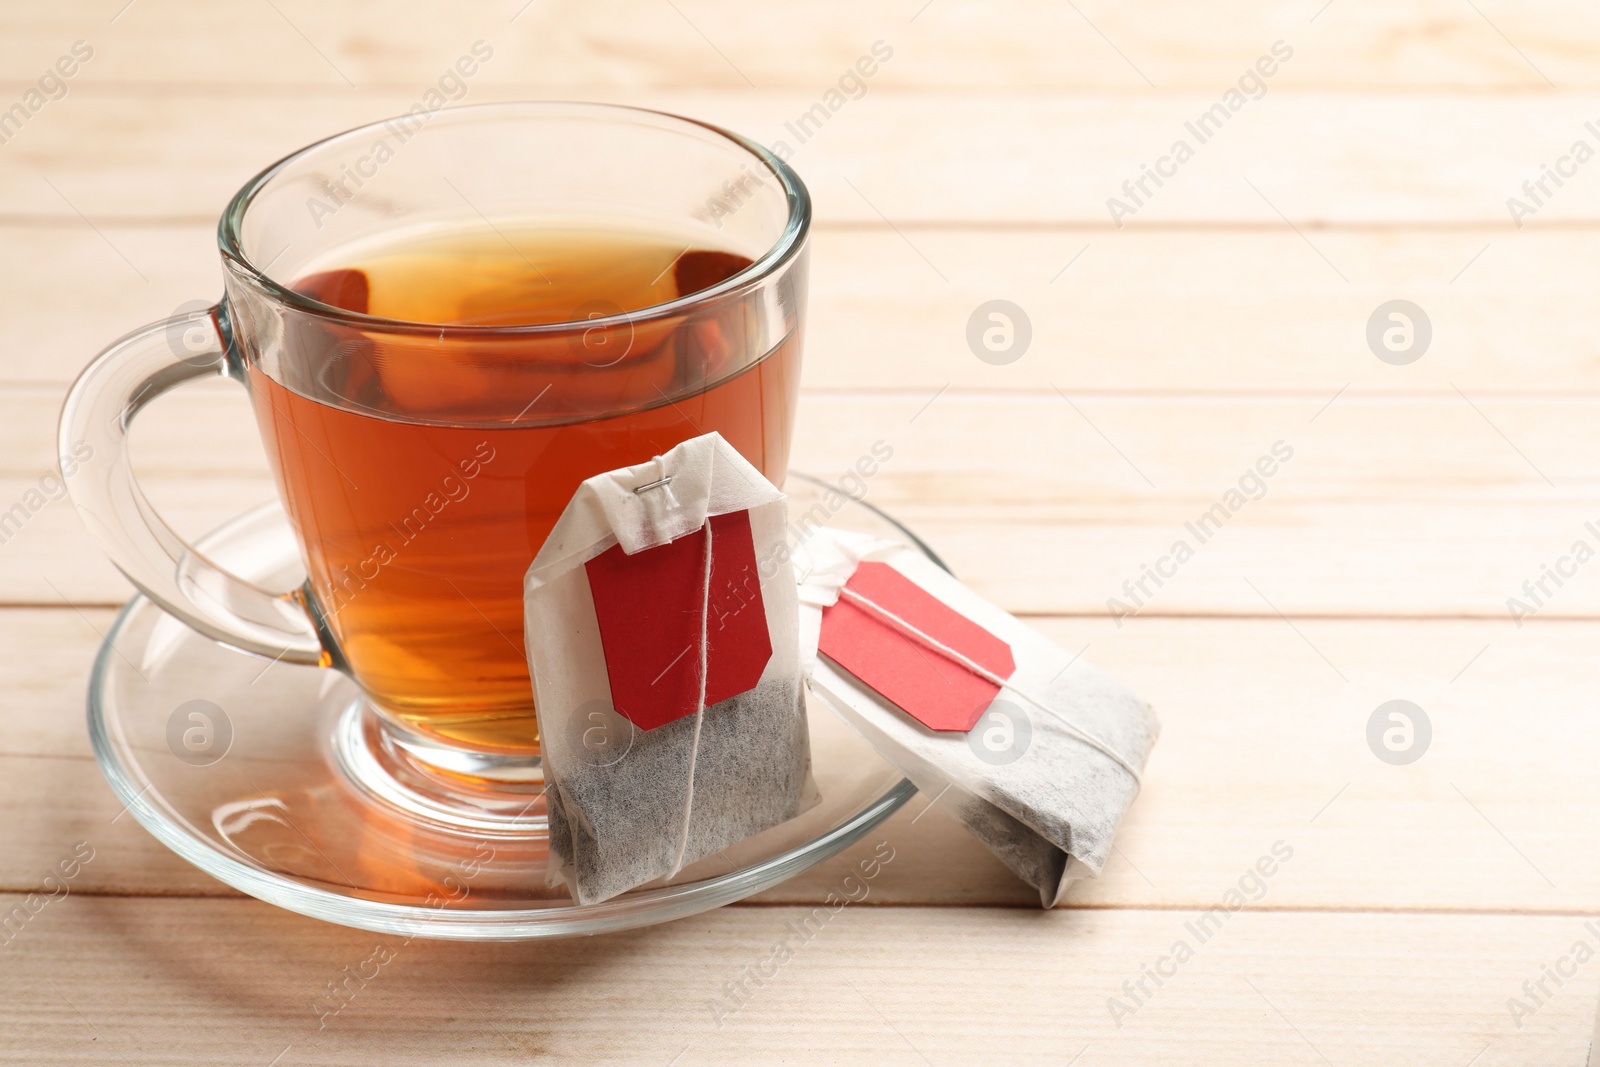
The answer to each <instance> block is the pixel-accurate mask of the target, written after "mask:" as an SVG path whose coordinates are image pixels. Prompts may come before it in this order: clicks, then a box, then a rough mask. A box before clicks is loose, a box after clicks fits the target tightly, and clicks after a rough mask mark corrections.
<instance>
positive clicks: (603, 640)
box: [584, 511, 772, 730]
mask: <svg viewBox="0 0 1600 1067" xmlns="http://www.w3.org/2000/svg"><path fill="white" fill-rule="evenodd" d="M709 525H710V527H711V594H710V600H709V603H708V605H707V608H706V622H705V628H706V646H707V648H706V707H710V706H711V705H713V704H716V703H718V702H719V701H723V700H727V699H728V698H729V697H734V696H738V695H739V694H740V693H743V692H745V691H746V690H748V689H753V688H754V687H755V684H756V683H757V682H758V681H760V680H761V672H762V671H764V670H766V667H767V661H768V660H770V659H771V658H772V636H771V635H770V634H769V633H767V612H766V607H765V605H764V604H763V603H762V600H761V579H760V576H759V575H758V574H757V571H756V546H755V538H754V537H753V536H752V535H751V532H750V513H749V512H747V511H735V512H731V513H730V514H727V515H716V516H713V517H712V518H711V520H710V523H709ZM705 565H706V530H705V527H703V526H702V527H701V528H700V529H698V530H696V531H695V532H694V533H692V534H688V535H686V536H683V537H680V538H678V539H677V540H676V541H671V542H668V543H667V544H664V545H657V546H656V547H654V548H647V549H645V550H644V551H642V552H636V553H634V554H633V555H631V556H630V555H628V554H627V553H625V552H623V551H622V546H621V545H614V546H612V547H611V548H609V549H607V550H606V551H604V552H602V553H600V555H598V556H596V557H595V558H594V559H591V560H590V561H589V562H588V563H586V564H584V570H585V571H587V572H588V576H589V591H590V592H591V593H592V594H593V596H594V612H595V617H596V619H597V620H598V621H599V624H600V645H601V648H602V649H604V651H605V657H606V676H607V677H608V678H609V679H610V681H611V703H612V706H613V707H615V708H616V709H617V713H618V714H620V715H622V716H624V717H625V718H627V719H628V720H629V721H630V722H632V723H633V724H634V725H635V726H638V727H639V728H640V729H643V730H654V729H655V728H656V727H658V726H665V725H666V724H667V723H669V722H676V721H677V720H678V719H681V718H683V717H684V716H685V715H693V714H694V712H695V702H696V698H697V697H698V696H699V693H700V626H701V623H700V611H701V601H702V596H703V594H704V584H703V583H704V582H705Z"/></svg>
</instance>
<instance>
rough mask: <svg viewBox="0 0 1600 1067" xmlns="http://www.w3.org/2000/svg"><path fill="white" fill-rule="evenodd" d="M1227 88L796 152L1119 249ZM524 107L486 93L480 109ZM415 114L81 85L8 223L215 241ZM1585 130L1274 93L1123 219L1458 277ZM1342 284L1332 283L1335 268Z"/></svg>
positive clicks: (850, 187)
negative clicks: (1176, 152) (289, 170)
mask: <svg viewBox="0 0 1600 1067" xmlns="http://www.w3.org/2000/svg"><path fill="white" fill-rule="evenodd" d="M1223 88H1225V86H1219V87H1218V88H1217V90H1216V91H1215V92H1213V93H1208V94H1203V95H1202V94H1177V95H1172V94H1160V95H1154V96H1139V97H1130V98H1122V97H1107V98H1102V97H1089V96H1073V97H1062V96H1056V95H1040V94H1026V95H1019V96H1013V95H985V94H960V93H936V92H928V93H916V94H901V93H881V94H878V95H869V96H867V97H866V98H864V99H863V100H861V101H860V102H858V103H853V104H850V105H848V106H846V107H845V108H843V109H841V110H840V111H839V112H838V113H837V115H835V116H834V117H833V118H831V119H829V120H828V122H827V124H826V125H824V126H823V127H822V128H821V130H820V132H818V133H817V134H816V135H815V136H814V137H812V138H811V139H810V140H808V141H807V142H806V143H805V144H803V145H799V146H798V147H797V148H795V153H794V156H793V158H792V160H791V162H792V163H793V164H794V166H795V167H796V169H797V170H799V172H800V174H801V175H802V177H803V178H804V179H805V180H806V182H807V184H808V185H809V187H810V188H811V191H812V193H813V195H814V197H815V200H816V206H817V217H818V219H819V221H821V222H822V223H824V224H826V225H843V224H853V225H870V226H873V227H882V226H883V225H884V220H885V219H888V220H890V221H891V222H893V223H894V224H895V225H896V226H899V227H901V228H902V230H905V231H906V232H908V233H910V232H911V231H912V230H914V229H915V228H916V227H918V226H921V225H926V224H934V223H941V224H947V223H952V222H960V223H963V224H988V225H1006V226H1012V227H1016V228H1021V229H1027V230H1033V229H1039V228H1042V227H1056V228H1063V227H1071V228H1086V229H1091V230H1093V231H1095V232H1096V233H1104V234H1108V235H1109V234H1112V233H1115V232H1117V231H1116V227H1115V225H1114V222H1113V219H1112V217H1111V214H1110V212H1109V210H1108V208H1107V200H1108V198H1110V197H1112V196H1124V197H1125V196H1126V195H1127V194H1126V193H1124V192H1123V191H1122V183H1123V182H1124V181H1126V180H1129V179H1135V178H1138V177H1139V176H1140V173H1141V171H1140V167H1141V165H1142V164H1149V165H1152V166H1154V165H1156V164H1157V162H1158V160H1159V158H1160V157H1161V156H1162V155H1164V154H1166V153H1168V152H1169V151H1170V150H1171V147H1172V145H1173V143H1174V140H1175V139H1177V138H1180V137H1185V136H1188V138H1189V140H1190V143H1191V145H1194V144H1195V140H1196V139H1195V138H1194V136H1193V135H1186V131H1185V128H1184V123H1185V122H1186V121H1191V120H1194V119H1196V118H1197V117H1198V116H1199V114H1200V113H1201V112H1203V111H1205V110H1206V109H1207V108H1209V107H1210V106H1212V105H1213V104H1215V103H1216V102H1217V99H1218V97H1219V96H1220V95H1221V93H1222V90H1223ZM525 95H526V94H524V93H519V92H516V91H515V90H512V89H509V88H507V87H501V86H493V85H484V86H482V87H481V88H478V89H475V90H474V91H473V92H472V93H470V94H469V95H468V97H467V98H466V99H467V100H468V101H471V102H477V101H488V100H494V99H506V98H520V97H522V96H525ZM593 95H594V96H595V97H596V98H597V99H601V100H610V101H614V102H621V103H632V104H638V105H642V106H647V107H655V108H661V109H664V110H668V111H674V112H678V113H682V114H687V115H693V116H695V117H697V118H700V119H704V120H707V121H710V122H715V123H718V124H721V125H725V126H728V127H730V128H732V129H735V130H738V131H739V132H741V133H744V134H747V135H749V136H751V137H754V138H756V139H758V140H760V141H762V142H763V143H768V144H771V143H773V142H774V141H776V140H779V139H784V138H786V137H787V138H788V139H789V143H790V145H791V147H794V139H793V136H792V135H790V134H787V132H786V131H785V129H784V123H785V122H786V121H788V120H790V119H793V118H794V117H795V116H797V115H799V114H800V113H802V112H804V111H805V110H806V109H807V108H809V107H811V106H812V104H813V103H815V99H816V98H815V96H814V95H813V94H805V93H798V92H793V91H787V90H786V91H760V92H752V91H739V92H734V91H720V92H713V91H689V90H685V91H681V92H662V91H637V92H634V91H626V92H625V91H610V90H608V91H605V92H597V93H595V94H593ZM414 96H415V94H414V93H412V94H408V93H407V92H406V91H405V90H403V89H398V88H396V89H386V90H360V89H348V88H342V87H340V88H333V89H327V90H319V91H317V92H315V93H311V94H307V93H302V92H289V91H278V92H262V93H251V94H249V95H245V96H231V95H226V94H212V93H206V94H203V95H201V96H199V97H197V98H186V97H182V96H173V95H171V94H167V93H161V92H151V91H143V90H139V89H132V90H129V89H126V88H120V87H119V88H115V89H113V88H110V87H107V88H103V89H96V88H94V87H92V86H90V85H85V86H82V87H81V88H80V89H78V90H77V91H75V92H74V93H72V94H70V95H68V96H67V97H66V98H65V99H63V100H62V101H60V102H59V103H58V104H54V105H51V107H48V108H46V109H44V110H42V111H41V112H40V113H39V114H38V115H37V116H35V117H34V118H33V119H31V120H30V122H29V123H28V125H27V126H26V127H25V128H24V129H23V130H22V132H21V133H20V134H19V135H18V136H16V137H15V138H13V139H12V140H11V141H10V142H9V143H7V144H5V145H3V146H0V162H3V164H4V165H3V166H0V204H3V205H4V211H5V214H6V216H7V220H8V221H9V220H12V219H16V218H19V217H22V218H32V219H39V218H43V219H51V220H56V221H61V222H70V223H72V224H74V225H82V218H80V216H79V214H78V213H79V212H81V213H82V215H84V216H87V217H88V218H89V219H91V220H97V221H98V222H100V223H105V222H111V221H117V220H128V221H137V220H151V219H183V220H187V221H190V222H194V223H199V224H203V223H207V222H210V221H212V220H214V219H215V218H216V216H217V215H218V214H220V212H221V210H222V208H223V206H224V205H225V204H226V202H227V200H228V198H229V197H230V196H232V194H233V193H234V192H235V191H236V190H237V189H238V188H239V186H241V185H242V184H244V182H245V181H247V180H248V179H249V178H250V177H252V176H253V175H254V174H255V173H256V172H257V171H259V170H260V169H262V168H264V167H265V166H267V165H268V164H269V163H271V162H273V161H274V160H276V159H278V158H279V157H280V156H282V155H284V154H286V153H289V152H291V151H294V150H295V149H297V148H299V147H301V146H303V145H306V144H309V143H310V142H312V141H315V140H318V139H320V138H322V137H325V136H328V135H329V134H331V133H335V132H337V131H339V130H342V129H345V128H348V127H351V126H355V125H360V124H362V123H367V122H373V121H377V120H380V119H383V118H386V117H388V116H390V115H393V114H397V113H400V112H403V111H405V110H406V108H408V107H409V106H410V105H411V103H412V102H413V100H414ZM1590 120H1600V96H1596V95H1594V94H1589V93H1571V94H1569V93H1560V94H1538V95H1534V96H1529V97H1499V96H1481V95H1474V94H1437V95H1436V94H1421V95H1415V96H1401V97H1395V96H1388V95H1379V94H1360V95H1338V94H1323V93H1301V94H1291V93H1268V95H1267V96H1266V97H1264V98H1263V99H1261V100H1259V101H1256V102H1253V103H1251V104H1249V105H1248V106H1247V107H1245V108H1244V109H1243V110H1241V111H1240V112H1238V114H1236V115H1234V116H1233V117H1232V118H1230V119H1229V120H1228V123H1227V124H1226V125H1225V126H1224V127H1223V128H1222V129H1221V130H1220V131H1218V132H1217V134H1216V136H1214V137H1212V138H1210V139H1209V140H1208V141H1207V142H1206V143H1204V144H1200V145H1198V150H1197V152H1196V154H1195V156H1194V158H1193V159H1191V160H1189V161H1188V162H1187V163H1185V164H1184V165H1183V166H1182V167H1181V168H1179V169H1178V170H1177V172H1176V176H1175V177H1173V178H1172V179H1171V180H1169V181H1168V182H1167V183H1166V184H1165V185H1164V186H1162V187H1161V188H1159V189H1156V188H1155V187H1154V186H1153V185H1149V184H1147V185H1146V190H1147V191H1149V192H1150V193H1151V194H1152V196H1151V198H1150V200H1149V201H1148V202H1147V203H1145V205H1144V206H1143V207H1141V208H1139V210H1138V212H1137V213H1136V214H1135V215H1134V216H1133V217H1132V218H1131V219H1127V220H1125V221H1126V224H1127V226H1128V227H1129V228H1132V227H1138V226H1151V225H1163V226H1196V225H1215V224H1218V223H1227V224H1229V225H1230V226H1241V225H1242V226H1250V227H1255V228H1263V229H1268V230H1273V231H1284V232H1287V228H1286V225H1285V223H1284V218H1288V219H1290V220H1293V221H1294V223H1295V225H1297V226H1298V227H1299V228H1300V229H1301V230H1302V231H1303V232H1304V233H1306V234H1307V235H1308V236H1309V238H1310V240H1311V241H1312V242H1313V243H1315V242H1316V241H1317V236H1318V235H1317V228H1318V227H1320V226H1324V225H1327V226H1355V225H1364V226H1365V225H1372V226H1384V227H1392V228H1406V227H1416V226H1421V225H1428V226H1442V225H1450V226H1456V225H1470V226H1471V227H1473V228H1474V229H1481V230H1482V231H1483V236H1482V238H1481V239H1480V240H1479V241H1478V245H1473V244H1472V243H1471V242H1464V247H1463V249H1462V255H1461V257H1460V263H1459V264H1458V266H1457V269H1459V266H1460V265H1461V264H1465V262H1466V261H1467V260H1468V258H1469V257H1470V256H1471V255H1472V253H1473V252H1474V251H1476V249H1477V247H1478V246H1481V244H1482V243H1483V242H1484V241H1487V240H1490V239H1491V238H1500V239H1503V240H1510V239H1513V238H1514V237H1515V236H1516V235H1517V233H1518V230H1517V228H1516V226H1515V224H1514V220H1513V219H1512V217H1511V214H1510V212H1509V211H1508V208H1507V206H1506V201H1507V198H1509V197H1512V196H1523V195H1525V194H1523V193H1522V192H1521V187H1522V183H1523V182H1524V181H1525V180H1527V179H1529V178H1536V177H1538V176H1539V174H1540V165H1541V164H1547V163H1548V164H1554V163H1556V161H1557V160H1558V158H1559V157H1560V156H1562V155H1563V154H1565V153H1567V152H1568V151H1569V150H1570V148H1571V146H1572V144H1573V142H1574V141H1575V140H1577V139H1579V138H1584V139H1586V140H1587V141H1588V142H1589V145H1590V148H1591V149H1594V148H1596V147H1597V146H1600V138H1597V137H1596V135H1595V134H1593V133H1590V132H1588V131H1587V130H1586V129H1585V126H1584V124H1585V123H1586V122H1588V121H1590ZM1594 165H1595V164H1594V163H1592V162H1591V163H1590V164H1588V166H1589V167H1593V166H1594ZM1162 166H1166V165H1165V164H1162ZM1169 169H1170V168H1169ZM380 173H381V172H380ZM1577 173H1578V175H1579V176H1578V177H1574V178H1573V179H1572V180H1570V181H1568V182H1567V183H1566V184H1565V185H1564V186H1563V187H1562V188H1560V189H1556V188H1555V187H1554V186H1551V185H1547V186H1546V189H1547V191H1549V192H1550V193H1551V196H1550V197H1549V199H1548V201H1547V202H1546V203H1545V204H1544V206H1542V207H1540V208H1539V210H1538V212H1537V214H1536V215H1535V216H1534V217H1533V219H1532V221H1530V222H1528V226H1544V225H1550V224H1572V223H1576V222H1583V223H1585V224H1592V223H1593V220H1594V219H1595V218H1596V217H1597V216H1600V183H1596V182H1594V181H1592V180H1589V179H1587V178H1584V177H1582V175H1584V174H1586V173H1587V171H1586V170H1579V171H1578V172H1577ZM376 180H378V181H381V179H376ZM1252 184H1253V185H1254V186H1255V188H1252ZM52 185H53V186H54V188H52ZM372 188H374V189H377V188H379V187H376V186H374V187H372ZM1543 199H1545V198H1544V197H1541V200H1543ZM1280 212H1281V214H1280ZM907 227H910V228H911V229H910V230H908V229H907ZM1523 232H1526V231H1525V230H1524V231H1523ZM912 239H913V240H916V237H915V234H914V233H913V234H912ZM1073 248H1076V246H1073ZM1070 253H1071V249H1069V250H1068V254H1069V255H1070ZM1308 254H1309V253H1308ZM1330 258H1331V257H1330ZM1062 262H1065V257H1063V259H1062ZM1335 262H1337V261H1335ZM1338 269H1339V270H1344V268H1342V267H1341V268H1338ZM1351 269H1354V268H1353V267H1352V268H1351ZM1344 273H1345V275H1346V276H1347V277H1350V276H1351V275H1350V273H1349V271H1347V270H1346V271H1344ZM929 278H930V280H931V281H937V280H938V278H937V276H935V275H933V274H932V273H931V272H930V275H929ZM1328 279H1329V284H1330V286H1331V285H1332V284H1333V283H1335V282H1339V281H1340V279H1339V276H1338V274H1337V273H1335V271H1334V269H1331V268H1330V269H1329V273H1328Z"/></svg>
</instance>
